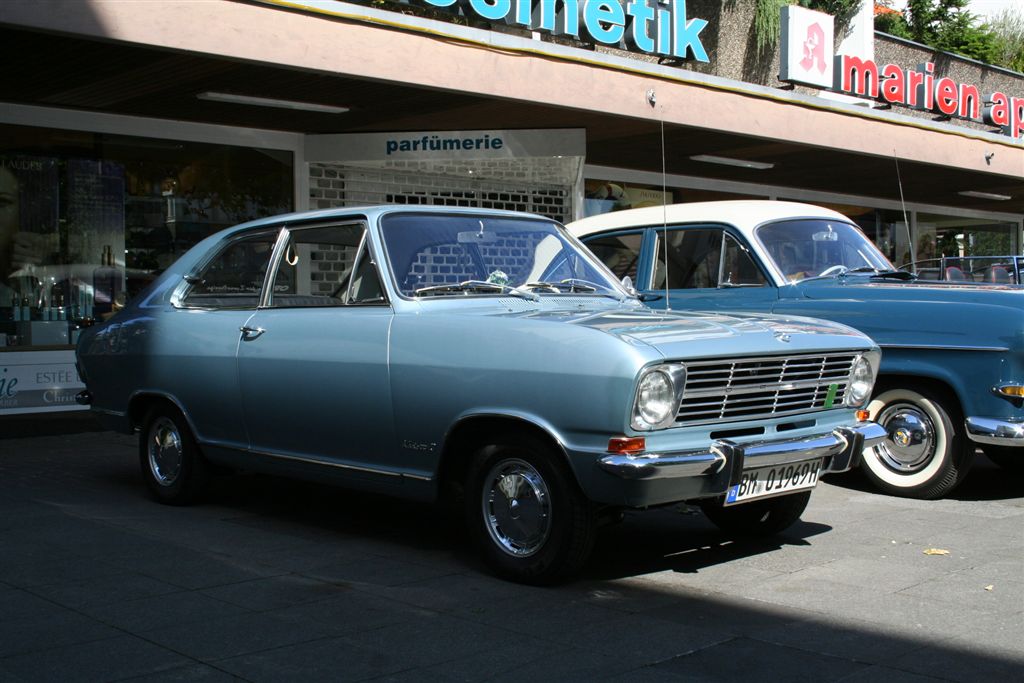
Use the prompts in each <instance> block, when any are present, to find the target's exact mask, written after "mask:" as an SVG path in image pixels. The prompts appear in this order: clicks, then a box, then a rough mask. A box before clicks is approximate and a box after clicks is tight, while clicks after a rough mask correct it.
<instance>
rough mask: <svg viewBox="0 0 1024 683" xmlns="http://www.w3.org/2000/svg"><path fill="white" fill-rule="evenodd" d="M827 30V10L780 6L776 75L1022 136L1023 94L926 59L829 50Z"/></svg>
mask: <svg viewBox="0 0 1024 683" xmlns="http://www.w3.org/2000/svg"><path fill="white" fill-rule="evenodd" d="M833 36H834V29H833V21H832V17H831V16H830V15H828V14H824V13H822V12H814V11H812V10H808V9H806V8H803V7H794V6H790V7H785V8H783V14H782V41H781V42H782V70H781V73H780V75H779V78H780V80H783V81H787V82H790V83H800V84H803V85H810V86H814V87H818V88H822V89H827V90H834V91H836V92H841V93H845V94H848V95H854V96H857V97H865V98H870V99H872V100H878V101H880V102H885V103H888V104H895V105H900V106H904V107H910V108H912V109H920V110H924V111H931V112H934V113H935V114H937V115H940V116H944V117H949V118H958V119H964V120H967V121H975V122H978V123H984V124H987V125H990V126H998V127H999V128H1000V129H1001V130H1002V132H1003V133H1004V134H1006V135H1009V136H1010V137H1012V138H1014V139H1019V138H1022V137H1024V97H1011V96H1010V95H1008V94H1006V93H1004V92H999V91H995V92H988V93H982V92H981V91H980V90H979V89H978V88H977V86H974V85H971V84H967V83H957V82H956V81H955V80H953V79H952V78H948V77H941V76H940V77H937V76H936V74H935V64H934V63H932V62H926V63H924V64H920V65H918V66H917V67H914V68H912V69H905V68H903V67H900V66H897V65H896V64H885V65H884V66H879V65H878V64H877V63H876V62H875V61H874V60H872V59H865V58H862V57H857V56H853V55H833V54H832V48H831V46H832V45H833Z"/></svg>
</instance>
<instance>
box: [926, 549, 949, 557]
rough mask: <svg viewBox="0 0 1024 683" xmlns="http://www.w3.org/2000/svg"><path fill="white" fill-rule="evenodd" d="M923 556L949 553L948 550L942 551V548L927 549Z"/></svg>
mask: <svg viewBox="0 0 1024 683" xmlns="http://www.w3.org/2000/svg"><path fill="white" fill-rule="evenodd" d="M924 554H925V555H949V551H948V550H943V549H942V548H927V549H926V550H925V551H924Z"/></svg>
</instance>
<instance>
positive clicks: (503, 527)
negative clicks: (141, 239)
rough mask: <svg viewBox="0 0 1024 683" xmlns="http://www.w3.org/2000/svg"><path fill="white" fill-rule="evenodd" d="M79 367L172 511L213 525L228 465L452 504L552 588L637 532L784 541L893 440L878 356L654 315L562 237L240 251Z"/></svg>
mask: <svg viewBox="0 0 1024 683" xmlns="http://www.w3.org/2000/svg"><path fill="white" fill-rule="evenodd" d="M78 364H79V370H80V372H81V375H82V378H83V379H84V381H85V384H86V387H87V389H86V391H85V392H83V394H82V395H81V401H82V402H85V403H89V404H91V406H92V409H93V410H94V411H95V412H96V413H97V414H99V415H100V416H101V417H102V418H103V419H104V420H105V422H106V423H107V424H108V426H110V427H112V428H116V429H119V430H122V431H125V432H132V431H133V430H138V431H139V433H140V441H139V458H140V464H141V469H142V474H143V477H144V479H145V481H146V484H147V485H148V487H149V489H150V490H151V491H152V493H153V494H154V495H155V496H156V498H157V499H159V500H160V501H163V502H166V503H173V504H180V503H185V502H189V501H191V500H194V499H195V498H196V496H197V495H198V494H199V493H200V492H201V489H202V486H203V484H204V482H205V480H206V478H207V476H208V474H209V472H210V471H211V467H210V465H211V464H216V465H218V466H222V467H225V466H226V467H228V468H239V469H241V468H244V469H246V470H256V471H263V472H268V473H278V474H283V475H291V476H298V477H305V478H310V479H315V480H318V481H330V482H335V483H338V484H342V485H346V486H350V487H356V488H361V489H369V490H373V491H379V492H382V493H387V494H392V495H396V496H403V497H409V498H416V499H422V500H435V499H438V498H440V497H442V496H445V497H447V496H451V497H452V498H453V499H454V500H459V501H462V505H463V506H464V509H465V514H466V517H467V520H468V522H469V525H470V529H471V533H472V535H473V537H474V538H475V540H476V541H477V542H478V544H479V546H480V548H481V550H482V553H483V556H484V558H485V559H486V561H487V562H488V563H489V564H490V565H491V567H493V568H494V569H495V570H496V571H497V572H498V573H500V574H501V575H503V576H506V577H508V578H511V579H514V580H518V581H525V582H534V583H542V582H547V581H551V580H554V579H557V578H559V577H562V576H565V575H567V574H568V573H569V572H571V571H572V570H574V569H575V568H577V567H578V566H579V565H580V564H581V563H582V562H583V561H584V560H585V559H586V557H587V554H588V552H589V550H590V548H591V544H592V542H593V539H594V532H595V529H596V528H597V526H598V524H599V522H601V521H604V520H609V519H614V518H615V517H617V516H618V514H619V513H620V512H621V511H622V510H623V509H624V508H646V507H650V506H656V505H664V504H669V503H677V502H680V501H693V502H695V503H698V504H700V505H701V506H702V507H703V509H704V511H705V512H706V513H707V514H708V516H709V517H710V518H711V520H712V521H714V522H715V523H717V524H718V525H719V526H721V527H722V528H724V529H726V530H728V531H730V532H736V533H743V534H768V533H774V532H776V531H779V530H781V529H784V528H786V527H788V526H789V525H790V524H792V523H793V522H795V521H796V520H797V519H798V518H799V516H800V514H801V512H802V511H803V510H804V508H805V506H806V505H807V501H808V498H809V496H810V490H811V489H812V488H813V487H814V485H815V484H816V482H817V480H818V476H819V475H820V474H821V473H823V472H837V471H843V470H846V469H848V468H850V467H851V466H853V465H855V464H856V462H857V459H858V458H859V457H860V453H861V451H862V450H863V448H864V446H865V445H870V444H873V443H875V442H876V441H878V440H879V439H881V438H882V437H883V436H884V432H883V431H882V430H881V428H880V427H879V426H878V425H876V424H874V423H872V422H870V421H867V420H866V419H865V418H864V416H865V415H866V413H864V412H863V409H864V408H865V406H866V404H867V400H868V397H869V396H870V394H871V391H872V385H873V382H874V377H875V374H876V372H877V369H878V365H879V351H878V349H877V347H876V346H875V345H874V344H873V343H872V342H871V341H870V340H869V339H868V338H866V337H865V336H863V335H862V334H860V333H859V332H856V331H854V330H852V329H850V328H848V327H845V326H843V325H838V324H834V323H828V322H822V321H815V320H807V319H800V318H782V317H773V316H763V315H740V316H725V315H719V314H714V313H710V314H682V313H667V314H666V313H659V312H654V311H651V310H650V309H648V308H646V307H645V306H643V304H642V303H641V302H640V301H639V300H638V299H637V298H636V297H635V296H632V295H631V294H629V293H628V292H627V290H626V289H624V288H623V287H622V286H621V285H620V283H619V282H618V281H617V279H616V278H615V277H614V276H613V275H612V274H611V273H610V272H609V271H608V270H607V269H606V268H605V267H604V266H603V265H602V264H601V263H600V262H599V261H597V260H596V259H595V258H594V257H593V255H592V254H591V253H590V252H588V251H587V250H586V249H584V248H583V247H582V245H580V243H579V242H577V241H576V240H575V239H574V238H572V237H571V236H570V235H569V234H568V233H567V232H566V231H565V229H564V228H562V227H561V226H560V225H558V224H557V223H555V222H553V221H551V220H548V219H545V218H542V217H539V216H531V215H524V214H516V213H509V212H498V211H482V210H466V209H462V210H460V209H452V208H418V207H375V208H358V209H348V210H333V211H325V212H316V213H307V214H293V215H287V216H280V217H275V218H270V219H265V220H260V221H256V222H253V223H248V224H245V225H241V226H238V227H236V228H232V229H229V230H226V231H223V232H220V233H218V234H216V235H214V236H212V237H210V238H208V239H206V240H204V241H203V242H201V243H200V244H198V245H197V246H196V247H194V248H193V249H191V250H190V251H189V252H188V253H187V254H185V255H184V256H183V257H182V258H181V259H180V260H179V261H177V262H176V263H175V264H174V265H172V266H171V267H170V268H168V269H167V271H165V272H164V273H163V274H162V275H161V276H160V277H159V278H158V279H157V280H156V281H155V282H154V283H153V284H152V285H151V286H150V287H149V288H148V289H147V290H146V291H144V292H143V293H141V294H140V295H138V296H137V297H136V298H135V299H134V300H133V301H132V302H131V303H130V304H129V305H128V307H127V308H126V309H125V310H124V311H122V312H121V313H119V314H118V315H117V316H116V317H114V318H113V319H111V320H110V321H108V322H106V323H104V324H102V325H99V326H97V327H93V328H90V329H88V330H87V331H85V332H84V333H83V335H82V337H81V339H80V341H79V345H78ZM858 411H860V412H858Z"/></svg>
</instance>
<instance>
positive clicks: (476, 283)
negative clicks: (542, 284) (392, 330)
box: [413, 280, 540, 301]
mask: <svg viewBox="0 0 1024 683" xmlns="http://www.w3.org/2000/svg"><path fill="white" fill-rule="evenodd" d="M467 292H498V293H500V294H512V295H514V296H518V297H520V298H522V299H529V300H530V301H540V297H539V296H537V295H536V294H534V293H533V292H527V291H525V290H522V289H519V288H518V287H511V286H509V285H502V284H498V283H497V282H487V281H486V280H463V281H462V282H458V283H452V284H447V285H432V286H430V287H420V288H419V289H417V290H415V291H414V292H413V294H415V295H416V296H424V295H434V294H463V293H467Z"/></svg>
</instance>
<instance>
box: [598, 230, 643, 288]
mask: <svg viewBox="0 0 1024 683" xmlns="http://www.w3.org/2000/svg"><path fill="white" fill-rule="evenodd" d="M642 244H643V233H642V232H634V233H628V234H622V235H608V236H606V237H597V238H595V239H592V240H587V248H588V249H590V250H591V251H592V252H594V254H595V255H596V256H597V258H599V259H601V263H603V264H604V265H606V266H607V267H608V269H609V270H611V271H612V272H613V273H615V277H617V278H619V279H620V280H621V279H622V278H624V277H627V276H628V277H629V278H630V279H631V280H633V282H636V272H637V264H638V263H639V262H640V247H641V245H642Z"/></svg>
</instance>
